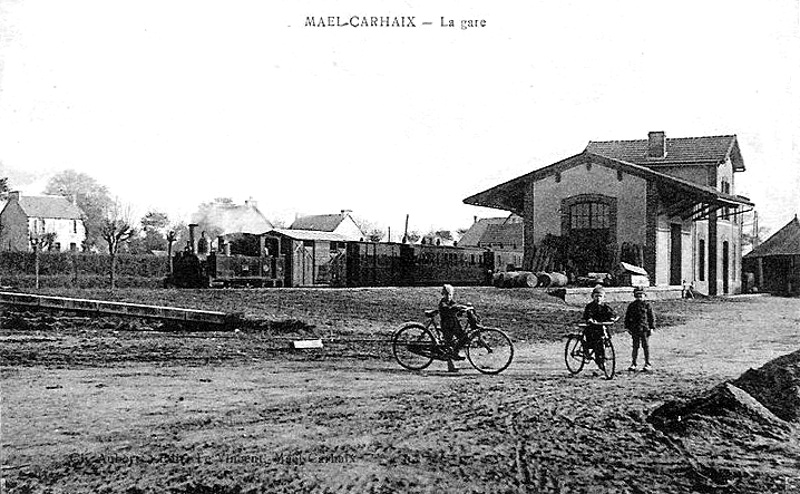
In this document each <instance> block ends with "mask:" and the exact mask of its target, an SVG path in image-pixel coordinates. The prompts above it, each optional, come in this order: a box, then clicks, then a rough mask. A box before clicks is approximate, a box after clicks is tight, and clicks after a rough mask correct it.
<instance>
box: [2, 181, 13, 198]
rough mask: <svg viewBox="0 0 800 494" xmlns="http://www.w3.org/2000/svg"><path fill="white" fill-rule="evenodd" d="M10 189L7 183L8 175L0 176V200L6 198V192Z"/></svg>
mask: <svg viewBox="0 0 800 494" xmlns="http://www.w3.org/2000/svg"><path fill="white" fill-rule="evenodd" d="M10 190H11V189H10V188H9V185H8V177H3V178H0V201H5V200H6V199H8V193H9V191H10Z"/></svg>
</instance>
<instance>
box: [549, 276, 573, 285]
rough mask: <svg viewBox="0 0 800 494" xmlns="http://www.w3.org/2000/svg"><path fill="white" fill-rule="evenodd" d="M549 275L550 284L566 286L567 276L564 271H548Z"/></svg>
mask: <svg viewBox="0 0 800 494" xmlns="http://www.w3.org/2000/svg"><path fill="white" fill-rule="evenodd" d="M548 274H549V275H550V286H551V287H561V286H567V282H568V281H569V278H567V275H565V274H564V273H548Z"/></svg>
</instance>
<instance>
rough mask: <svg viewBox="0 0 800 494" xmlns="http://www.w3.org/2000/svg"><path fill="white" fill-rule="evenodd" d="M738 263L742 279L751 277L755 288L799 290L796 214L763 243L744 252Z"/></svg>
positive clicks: (799, 248) (799, 238)
mask: <svg viewBox="0 0 800 494" xmlns="http://www.w3.org/2000/svg"><path fill="white" fill-rule="evenodd" d="M742 266H743V269H744V273H745V276H744V278H745V279H747V278H748V277H750V278H752V279H753V285H754V286H755V287H757V288H758V290H759V291H762V292H770V293H788V294H797V293H800V221H798V219H797V215H795V216H794V219H793V220H792V221H790V222H789V223H788V224H787V225H786V226H784V227H783V228H781V229H780V230H778V232H776V233H775V234H774V235H772V236H771V237H769V238H768V239H767V240H766V241H764V243H762V244H761V245H759V246H758V247H756V248H755V249H753V250H752V251H750V252H749V253H747V254H746V255H745V256H744V257H743V259H742ZM748 273H752V275H749V274H748ZM748 288H753V287H748Z"/></svg>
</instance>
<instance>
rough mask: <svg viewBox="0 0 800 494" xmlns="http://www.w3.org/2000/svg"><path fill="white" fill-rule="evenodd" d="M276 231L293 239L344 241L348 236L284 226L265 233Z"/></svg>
mask: <svg viewBox="0 0 800 494" xmlns="http://www.w3.org/2000/svg"><path fill="white" fill-rule="evenodd" d="M274 233H277V234H279V235H283V236H286V237H289V238H292V239H294V240H317V241H322V242H346V241H347V240H348V238H347V237H346V236H344V235H340V234H338V233H331V232H319V231H315V230H296V229H286V228H275V229H273V230H270V231H269V232H267V234H274Z"/></svg>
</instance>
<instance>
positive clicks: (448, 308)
mask: <svg viewBox="0 0 800 494" xmlns="http://www.w3.org/2000/svg"><path fill="white" fill-rule="evenodd" d="M469 308H470V306H468V305H462V304H459V303H457V302H456V300H455V288H453V285H450V284H445V285H443V286H442V299H441V300H439V318H440V319H441V321H442V334H443V335H444V339H445V344H446V345H448V346H449V347H451V348H454V347H455V346H456V343H457V342H459V341H461V340H463V339H464V338H465V337H466V333H465V332H464V329H463V328H462V327H461V322H460V321H459V320H458V315H459V314H460V313H461V312H462V311H464V310H467V309H469ZM470 322H471V321H470ZM451 358H452V359H453V360H464V357H462V356H460V355H458V354H457V353H455V354H453V355H451Z"/></svg>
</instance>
